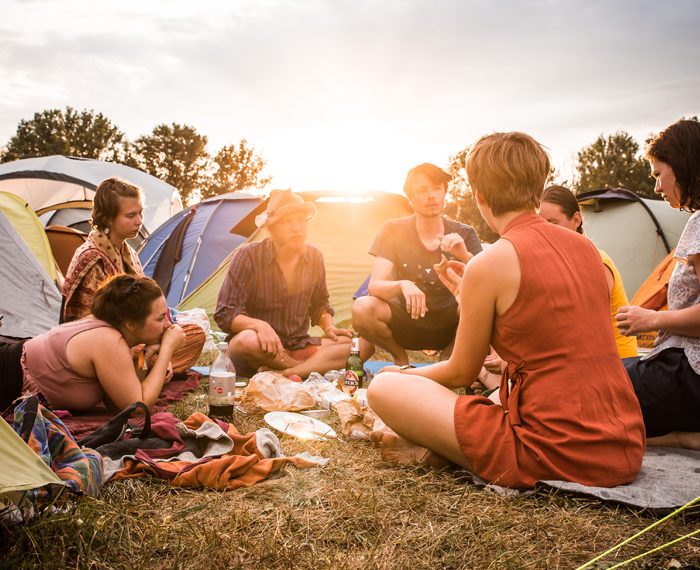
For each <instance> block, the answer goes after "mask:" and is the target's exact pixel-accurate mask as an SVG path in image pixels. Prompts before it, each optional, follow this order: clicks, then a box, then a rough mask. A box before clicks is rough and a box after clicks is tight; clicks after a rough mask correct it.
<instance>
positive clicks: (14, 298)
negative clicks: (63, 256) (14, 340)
mask: <svg viewBox="0 0 700 570" xmlns="http://www.w3.org/2000/svg"><path fill="white" fill-rule="evenodd" d="M0 291H2V295H0V314H2V315H3V320H2V327H0V334H1V335H3V336H12V337H19V338H26V337H32V336H36V335H38V334H41V333H43V332H45V331H47V330H49V329H50V328H51V327H52V326H55V325H57V324H58V317H59V313H60V311H61V294H60V292H59V291H58V287H56V283H54V282H53V280H52V279H51V277H49V274H48V273H47V272H46V270H45V269H44V268H43V267H42V266H41V263H39V260H38V259H37V258H36V256H35V255H34V254H33V253H32V251H31V250H30V249H29V246H28V245H27V243H26V242H25V241H24V239H22V237H21V236H20V235H19V233H18V232H17V230H15V228H14V226H13V225H12V223H11V222H10V221H9V219H8V218H7V217H6V216H5V214H3V213H2V211H1V210H0Z"/></svg>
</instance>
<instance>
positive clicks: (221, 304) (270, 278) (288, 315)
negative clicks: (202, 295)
mask: <svg viewBox="0 0 700 570" xmlns="http://www.w3.org/2000/svg"><path fill="white" fill-rule="evenodd" d="M295 281H296V283H297V284H298V289H297V291H296V292H294V293H291V294H290V293H288V292H287V284H286V282H285V279H284V275H283V274H282V270H281V269H280V267H279V265H278V264H277V260H276V255H275V248H274V247H273V245H272V240H270V238H266V239H265V240H263V241H261V242H254V243H248V244H244V245H242V246H241V247H239V248H238V249H237V250H236V252H235V253H234V254H233V257H232V258H231V264H230V265H229V268H228V272H227V273H226V279H225V280H224V284H223V285H222V287H221V290H220V291H219V298H218V299H217V303H216V312H215V313H214V320H215V321H216V323H217V324H218V325H219V328H220V329H221V330H222V331H224V332H226V333H229V334H231V321H233V319H234V318H235V317H236V316H237V315H247V316H249V317H252V318H254V319H260V320H262V321H266V322H267V323H268V324H269V325H270V326H271V327H272V328H273V329H274V330H275V332H276V333H277V335H278V336H279V337H280V340H281V341H282V345H283V346H284V347H285V348H286V349H287V350H298V349H300V348H304V347H305V346H307V345H308V344H319V343H320V342H321V340H320V339H318V338H312V337H310V336H309V334H308V330H309V321H310V322H311V324H314V325H315V324H318V322H319V319H320V318H321V315H322V314H323V313H324V312H326V313H330V314H331V315H333V314H334V313H333V309H331V306H330V304H329V302H328V288H327V287H326V268H325V266H324V264H323V255H322V254H321V251H320V250H319V249H318V248H317V247H314V246H313V245H310V244H306V250H305V252H304V254H303V255H302V256H301V258H300V260H299V264H298V265H297V269H296V275H295Z"/></svg>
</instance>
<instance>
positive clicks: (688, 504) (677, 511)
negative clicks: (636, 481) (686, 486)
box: [576, 496, 700, 570]
mask: <svg viewBox="0 0 700 570" xmlns="http://www.w3.org/2000/svg"><path fill="white" fill-rule="evenodd" d="M698 501H700V496H698V497H695V498H694V499H693V500H692V501H690V502H689V503H686V504H685V505H683V506H682V507H680V508H679V509H676V510H675V511H673V512H672V513H671V514H670V515H666V516H665V517H664V518H662V519H661V520H658V521H656V522H655V523H653V524H650V525H649V526H648V527H646V528H645V529H644V530H640V531H639V532H638V533H637V534H635V535H634V536H630V537H629V538H628V539H626V540H623V541H622V542H621V543H620V544H617V545H615V546H613V547H612V548H610V549H608V550H606V551H605V552H603V554H600V555H598V556H596V557H595V558H593V559H592V560H589V561H588V562H586V563H585V564H584V565H583V566H579V567H578V568H577V569H576V570H583V568H587V567H588V566H590V565H591V564H593V563H594V562H597V561H598V560H600V559H601V558H603V557H604V556H607V555H608V554H610V553H611V552H613V551H614V550H617V549H618V548H620V547H622V546H624V545H625V544H627V543H628V542H632V541H633V540H634V539H635V538H637V537H640V536H642V535H643V534H644V533H645V532H647V531H648V530H651V529H652V528H654V527H655V526H658V525H660V524H661V523H663V522H665V521H667V520H668V519H670V518H671V517H673V516H675V515H677V514H678V513H680V512H681V511H684V510H685V509H687V508H688V507H691V506H693V505H694V504H695V503H697V502H698ZM696 532H697V531H696ZM692 534H694V533H691V535H692ZM681 538H685V537H681ZM678 540H681V539H678ZM674 542H675V541H674ZM671 544H672V543H671ZM664 546H666V545H664ZM659 548H663V547H659ZM656 550H658V549H656ZM650 552H653V551H650ZM646 554H649V552H647V553H646Z"/></svg>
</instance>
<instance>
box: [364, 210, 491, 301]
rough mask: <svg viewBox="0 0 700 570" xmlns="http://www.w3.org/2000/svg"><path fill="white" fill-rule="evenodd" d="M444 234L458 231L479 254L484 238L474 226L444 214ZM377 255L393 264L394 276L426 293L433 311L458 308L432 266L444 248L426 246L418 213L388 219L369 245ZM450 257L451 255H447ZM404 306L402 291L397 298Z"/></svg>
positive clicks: (469, 249)
mask: <svg viewBox="0 0 700 570" xmlns="http://www.w3.org/2000/svg"><path fill="white" fill-rule="evenodd" d="M443 223H444V225H445V235H447V234H450V233H457V234H459V235H460V236H461V237H462V239H464V243H465V245H466V246H467V251H469V252H470V253H472V254H474V255H476V254H477V253H479V252H480V251H481V249H482V248H481V242H480V241H479V236H478V235H477V233H476V231H475V230H474V228H472V227H471V226H467V225H465V224H462V223H460V222H456V221H454V220H449V219H447V218H443ZM369 253H370V254H371V255H373V256H375V257H383V258H384V259H388V260H389V261H391V262H392V263H393V264H394V276H393V278H394V279H395V280H397V281H398V280H402V279H406V280H408V281H413V282H414V283H415V284H416V285H417V286H418V288H419V289H420V290H421V291H423V293H425V297H426V304H427V307H428V311H429V312H432V313H433V314H435V313H437V312H439V311H443V310H448V309H452V308H455V307H456V306H457V301H456V300H455V298H454V296H453V295H452V293H450V292H449V290H448V289H447V288H446V287H445V286H444V285H443V284H442V282H441V281H440V279H439V278H438V275H437V273H436V272H435V270H434V269H433V266H434V265H435V264H437V263H440V259H441V255H442V251H441V250H440V248H437V249H435V250H433V251H430V250H429V249H426V247H425V246H424V245H423V242H422V241H421V240H420V236H419V235H418V230H417V229H416V216H415V214H414V215H412V216H408V217H406V218H398V219H395V220H389V221H387V222H386V223H385V224H384V225H383V226H382V228H381V229H380V230H379V233H378V234H377V237H375V238H374V242H373V243H372V246H371V247H370V249H369ZM446 257H447V258H448V259H451V258H452V256H450V255H446ZM394 302H395V303H396V304H398V305H399V306H402V307H405V306H406V300H405V299H404V298H403V295H401V296H400V297H398V298H396V299H395V300H394Z"/></svg>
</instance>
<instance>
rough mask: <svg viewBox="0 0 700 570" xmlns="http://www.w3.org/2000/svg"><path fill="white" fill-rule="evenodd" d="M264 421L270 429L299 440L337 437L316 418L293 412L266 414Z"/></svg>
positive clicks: (329, 427) (327, 426)
mask: <svg viewBox="0 0 700 570" xmlns="http://www.w3.org/2000/svg"><path fill="white" fill-rule="evenodd" d="M265 421H266V422H267V424H268V425H269V426H270V427H273V428H275V429H276V430H278V431H281V432H282V433H286V434H288V435H293V436H294V437H298V438H300V439H308V440H311V439H328V438H329V437H331V438H333V437H337V436H336V433H335V431H334V430H333V428H332V427H331V426H329V425H328V424H325V423H323V422H321V421H319V420H317V419H316V418H310V417H309V416H303V415H302V414H296V413H294V412H268V413H267V414H265Z"/></svg>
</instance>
